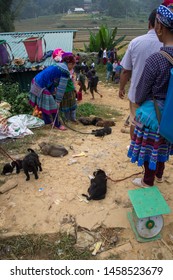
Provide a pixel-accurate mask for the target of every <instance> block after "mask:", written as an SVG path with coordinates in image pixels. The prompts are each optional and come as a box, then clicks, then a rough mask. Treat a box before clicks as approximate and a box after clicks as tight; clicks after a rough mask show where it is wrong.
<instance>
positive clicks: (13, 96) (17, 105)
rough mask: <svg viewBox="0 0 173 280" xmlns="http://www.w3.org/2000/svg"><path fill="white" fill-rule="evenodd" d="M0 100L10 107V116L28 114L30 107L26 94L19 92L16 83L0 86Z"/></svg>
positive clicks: (30, 110)
mask: <svg viewBox="0 0 173 280" xmlns="http://www.w3.org/2000/svg"><path fill="white" fill-rule="evenodd" d="M0 100H2V101H6V102H8V103H9V104H10V105H11V110H10V112H11V113H12V115H17V114H30V113H31V112H32V107H31V106H30V105H29V102H28V101H29V99H28V93H26V92H20V89H19V84H18V83H10V82H8V83H3V84H1V85H0Z"/></svg>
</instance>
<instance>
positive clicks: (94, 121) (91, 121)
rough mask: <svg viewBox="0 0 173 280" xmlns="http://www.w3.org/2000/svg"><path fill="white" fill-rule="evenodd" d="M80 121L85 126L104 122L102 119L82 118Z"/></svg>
mask: <svg viewBox="0 0 173 280" xmlns="http://www.w3.org/2000/svg"><path fill="white" fill-rule="evenodd" d="M78 121H80V122H81V123H82V124H83V125H96V124H97V122H98V121H102V118H98V117H94V118H89V117H80V118H79V119H78Z"/></svg>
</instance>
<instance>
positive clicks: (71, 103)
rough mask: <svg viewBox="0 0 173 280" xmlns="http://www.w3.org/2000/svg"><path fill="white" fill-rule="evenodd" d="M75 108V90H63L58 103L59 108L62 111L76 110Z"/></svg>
mask: <svg viewBox="0 0 173 280" xmlns="http://www.w3.org/2000/svg"><path fill="white" fill-rule="evenodd" d="M76 108H77V103H76V92H75V91H74V90H73V91H70V92H65V93H64V96H63V99H62V101H61V103H60V110H61V111H62V112H69V111H74V110H76Z"/></svg>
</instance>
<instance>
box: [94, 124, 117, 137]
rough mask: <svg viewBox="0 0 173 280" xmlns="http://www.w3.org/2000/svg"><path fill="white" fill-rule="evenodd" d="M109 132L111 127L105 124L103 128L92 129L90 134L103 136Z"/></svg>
mask: <svg viewBox="0 0 173 280" xmlns="http://www.w3.org/2000/svg"><path fill="white" fill-rule="evenodd" d="M111 133H112V128H111V127H109V126H105V127H104V128H101V129H95V130H92V134H94V135H95V136H97V137H104V136H105V135H108V134H111Z"/></svg>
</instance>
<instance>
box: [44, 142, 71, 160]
mask: <svg viewBox="0 0 173 280" xmlns="http://www.w3.org/2000/svg"><path fill="white" fill-rule="evenodd" d="M39 147H40V149H41V151H42V153H43V155H49V156H51V157H64V156H65V155H67V154H68V151H67V150H66V149H65V148H64V147H63V146H61V145H52V144H49V143H45V142H41V143H40V144H39Z"/></svg>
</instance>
